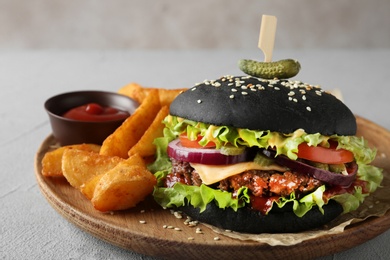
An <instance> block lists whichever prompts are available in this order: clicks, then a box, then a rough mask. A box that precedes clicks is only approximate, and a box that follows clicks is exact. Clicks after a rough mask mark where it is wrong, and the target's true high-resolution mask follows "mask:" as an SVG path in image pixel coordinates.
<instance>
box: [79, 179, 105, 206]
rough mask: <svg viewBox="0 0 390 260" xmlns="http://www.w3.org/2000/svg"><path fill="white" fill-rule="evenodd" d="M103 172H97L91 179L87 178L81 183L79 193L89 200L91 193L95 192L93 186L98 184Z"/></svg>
mask: <svg viewBox="0 0 390 260" xmlns="http://www.w3.org/2000/svg"><path fill="white" fill-rule="evenodd" d="M104 174H105V173H101V174H98V175H96V176H94V177H92V178H91V179H89V180H88V181H87V182H86V183H83V184H82V185H81V186H80V191H81V193H82V194H83V195H84V196H85V197H86V198H87V199H89V200H91V199H92V198H93V194H94V193H95V188H96V186H97V185H98V183H99V181H100V179H101V178H102V177H103V176H104Z"/></svg>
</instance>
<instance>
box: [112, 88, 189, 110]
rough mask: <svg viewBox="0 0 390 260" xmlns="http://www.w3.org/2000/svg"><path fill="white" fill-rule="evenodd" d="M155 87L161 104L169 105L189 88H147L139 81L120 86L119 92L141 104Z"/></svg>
mask: <svg viewBox="0 0 390 260" xmlns="http://www.w3.org/2000/svg"><path fill="white" fill-rule="evenodd" d="M155 89H157V90H158V93H159V97H160V103H161V106H169V105H170V104H171V103H172V101H173V100H174V99H175V98H176V96H177V95H179V94H180V93H181V92H183V91H186V90H187V88H180V89H164V88H146V87H142V86H141V85H139V84H137V83H130V84H128V85H126V86H124V87H122V88H120V89H119V90H118V93H119V94H122V95H125V96H128V97H130V98H132V99H134V100H136V101H137V102H138V103H140V104H141V103H142V102H143V101H144V100H145V98H146V96H147V95H148V94H149V92H150V91H152V90H155Z"/></svg>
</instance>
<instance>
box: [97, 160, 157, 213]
mask: <svg viewBox="0 0 390 260" xmlns="http://www.w3.org/2000/svg"><path fill="white" fill-rule="evenodd" d="M155 184H156V177H155V176H154V175H153V174H152V173H151V172H149V171H148V170H147V169H146V168H144V167H141V166H137V165H133V164H131V163H129V162H128V161H122V162H121V163H119V164H118V165H117V166H116V167H115V168H113V169H112V170H110V171H108V172H107V173H106V174H104V175H103V176H102V177H101V178H100V180H99V183H98V184H97V186H96V187H95V190H94V193H93V198H92V200H91V202H92V204H93V206H94V208H95V209H97V210H99V211H102V212H106V211H113V210H123V209H128V208H131V207H135V206H136V205H137V204H138V203H139V202H140V201H142V200H144V199H145V197H146V196H148V195H149V194H151V193H152V191H153V188H154V185H155Z"/></svg>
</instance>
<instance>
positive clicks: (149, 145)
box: [129, 106, 169, 157]
mask: <svg viewBox="0 0 390 260" xmlns="http://www.w3.org/2000/svg"><path fill="white" fill-rule="evenodd" d="M168 113H169V108H168V106H164V107H162V108H161V109H160V111H159V112H158V114H157V116H156V117H155V118H154V120H153V122H152V124H151V125H150V126H149V128H148V129H147V130H146V131H145V133H144V135H143V136H142V137H141V139H140V140H139V141H138V142H137V143H136V144H135V145H134V146H133V147H132V148H131V149H130V150H129V156H132V155H134V154H139V155H140V156H141V157H148V156H152V155H154V154H155V153H156V146H155V145H154V144H153V141H154V139H156V138H157V137H160V136H163V130H164V124H163V123H162V121H163V119H164V118H165V117H166V116H167V115H168Z"/></svg>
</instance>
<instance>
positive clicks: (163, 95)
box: [158, 88, 187, 106]
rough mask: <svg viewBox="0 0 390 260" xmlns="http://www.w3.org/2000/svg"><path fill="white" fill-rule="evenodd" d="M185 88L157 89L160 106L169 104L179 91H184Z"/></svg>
mask: <svg viewBox="0 0 390 260" xmlns="http://www.w3.org/2000/svg"><path fill="white" fill-rule="evenodd" d="M186 90H187V89H186V88H181V89H163V88H159V89H158V94H159V97H160V103H161V106H169V105H170V104H171V103H172V101H173V100H174V99H175V98H176V97H177V95H179V94H180V93H181V92H183V91H186Z"/></svg>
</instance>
